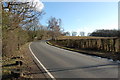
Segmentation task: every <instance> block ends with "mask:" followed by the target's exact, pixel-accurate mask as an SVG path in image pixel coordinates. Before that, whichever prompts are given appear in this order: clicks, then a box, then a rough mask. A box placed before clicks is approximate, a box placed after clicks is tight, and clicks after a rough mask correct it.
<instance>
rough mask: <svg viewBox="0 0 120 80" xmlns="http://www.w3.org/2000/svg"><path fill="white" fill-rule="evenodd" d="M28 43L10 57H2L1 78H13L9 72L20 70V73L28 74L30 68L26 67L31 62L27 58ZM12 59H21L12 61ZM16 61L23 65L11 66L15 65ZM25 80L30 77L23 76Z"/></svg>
mask: <svg viewBox="0 0 120 80" xmlns="http://www.w3.org/2000/svg"><path fill="white" fill-rule="evenodd" d="M28 45H29V43H27V44H25V45H23V46H22V47H21V49H20V50H19V51H16V52H14V53H13V54H12V55H11V56H7V57H6V56H3V58H2V76H3V79H8V78H10V79H11V78H13V76H11V71H13V70H16V69H20V70H21V71H22V73H30V67H28V64H30V63H31V62H32V60H31V59H30V58H31V57H30V56H28V54H26V53H27V49H28ZM13 57H21V58H16V59H12V58H13ZM16 61H22V62H23V65H22V66H19V65H12V64H15V62H16ZM8 76H9V77H8ZM23 77H25V78H31V75H24V76H23Z"/></svg>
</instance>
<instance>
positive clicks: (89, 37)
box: [57, 36, 116, 40]
mask: <svg viewBox="0 0 120 80" xmlns="http://www.w3.org/2000/svg"><path fill="white" fill-rule="evenodd" d="M108 38H109V39H112V38H116V37H91V36H60V37H58V38H57V39H58V40H64V39H108Z"/></svg>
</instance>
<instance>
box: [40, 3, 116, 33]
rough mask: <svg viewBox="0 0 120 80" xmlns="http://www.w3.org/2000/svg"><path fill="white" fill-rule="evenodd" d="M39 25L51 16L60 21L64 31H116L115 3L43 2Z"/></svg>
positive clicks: (45, 22) (45, 23)
mask: <svg viewBox="0 0 120 80" xmlns="http://www.w3.org/2000/svg"><path fill="white" fill-rule="evenodd" d="M43 4H44V11H45V13H46V14H45V15H44V16H43V18H42V20H41V24H43V25H45V26H47V20H48V19H49V18H50V17H51V16H53V17H56V18H61V19H62V27H63V28H64V30H65V31H70V32H72V31H76V32H78V34H79V32H80V31H84V32H86V34H87V33H89V32H90V33H91V32H93V31H95V30H96V29H118V3H117V2H44V3H43Z"/></svg>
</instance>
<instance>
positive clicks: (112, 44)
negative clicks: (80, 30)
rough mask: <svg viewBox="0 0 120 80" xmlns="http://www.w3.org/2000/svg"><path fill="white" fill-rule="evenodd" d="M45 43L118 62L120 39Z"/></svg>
mask: <svg viewBox="0 0 120 80" xmlns="http://www.w3.org/2000/svg"><path fill="white" fill-rule="evenodd" d="M47 43H48V44H50V45H53V46H56V47H60V48H63V49H67V50H71V51H76V52H80V53H83V54H87V55H93V56H99V57H103V58H108V59H113V60H120V38H91V39H89V38H86V39H85V38H84V39H61V40H60V39H59V40H54V41H53V40H50V41H48V42H47Z"/></svg>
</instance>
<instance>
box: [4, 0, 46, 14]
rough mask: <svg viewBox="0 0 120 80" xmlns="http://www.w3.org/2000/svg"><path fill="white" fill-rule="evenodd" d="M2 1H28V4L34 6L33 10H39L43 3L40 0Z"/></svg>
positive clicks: (14, 0)
mask: <svg viewBox="0 0 120 80" xmlns="http://www.w3.org/2000/svg"><path fill="white" fill-rule="evenodd" d="M3 2H23V3H24V2H30V3H29V5H31V6H35V8H34V10H36V11H39V12H41V11H42V9H43V8H44V4H43V3H42V2H41V1H40V0H3Z"/></svg>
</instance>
